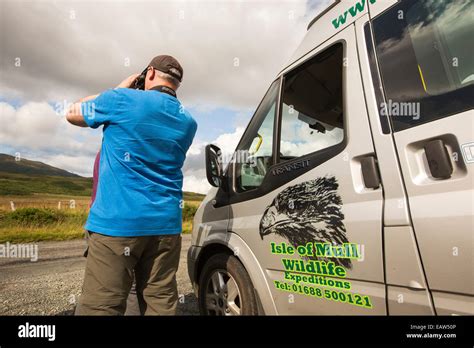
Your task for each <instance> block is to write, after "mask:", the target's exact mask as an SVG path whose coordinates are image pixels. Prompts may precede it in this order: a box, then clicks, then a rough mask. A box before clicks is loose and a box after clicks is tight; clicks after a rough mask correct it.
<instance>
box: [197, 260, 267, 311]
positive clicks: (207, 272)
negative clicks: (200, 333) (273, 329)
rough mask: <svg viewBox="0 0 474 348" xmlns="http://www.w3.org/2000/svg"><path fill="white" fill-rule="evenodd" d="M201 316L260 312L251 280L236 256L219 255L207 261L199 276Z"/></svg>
mask: <svg viewBox="0 0 474 348" xmlns="http://www.w3.org/2000/svg"><path fill="white" fill-rule="evenodd" d="M199 311H200V312H201V314H202V315H257V314H258V307H257V298H256V295H255V292H254V288H253V284H252V281H251V280H250V277H249V275H248V273H247V271H246V270H245V268H244V266H243V265H242V264H241V263H240V261H239V260H238V259H237V258H236V257H235V256H233V255H227V254H217V255H214V256H212V257H211V258H210V259H209V260H207V262H206V264H205V265H204V268H203V270H202V273H201V277H200V279H199Z"/></svg>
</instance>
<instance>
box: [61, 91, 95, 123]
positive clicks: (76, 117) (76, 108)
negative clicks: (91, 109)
mask: <svg viewBox="0 0 474 348" xmlns="http://www.w3.org/2000/svg"><path fill="white" fill-rule="evenodd" d="M97 96H98V94H95V95H90V96H88V97H85V98H82V99H79V101H77V102H75V103H74V104H72V105H71V106H70V107H69V109H68V110H67V112H66V119H67V120H68V122H69V123H71V124H73V125H75V126H79V127H87V123H86V121H84V116H83V115H82V112H81V103H82V102H85V101H88V100H92V99H95V98H96V97H97Z"/></svg>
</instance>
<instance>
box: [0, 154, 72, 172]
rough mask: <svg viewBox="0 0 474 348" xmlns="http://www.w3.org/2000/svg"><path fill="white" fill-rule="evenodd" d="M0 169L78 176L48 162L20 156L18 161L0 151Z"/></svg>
mask: <svg viewBox="0 0 474 348" xmlns="http://www.w3.org/2000/svg"><path fill="white" fill-rule="evenodd" d="M0 171H1V172H2V173H15V174H26V175H44V176H61V177H68V178H69V177H72V178H75V177H79V175H77V174H73V173H70V172H68V171H67V170H64V169H60V168H56V167H53V166H50V165H48V164H45V163H42V162H38V161H30V160H28V159H26V158H21V159H20V160H19V161H16V160H15V157H13V156H10V155H7V154H4V153H0Z"/></svg>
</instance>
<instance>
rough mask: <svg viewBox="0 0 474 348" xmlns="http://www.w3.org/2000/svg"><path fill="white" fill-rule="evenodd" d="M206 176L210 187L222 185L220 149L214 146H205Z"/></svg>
mask: <svg viewBox="0 0 474 348" xmlns="http://www.w3.org/2000/svg"><path fill="white" fill-rule="evenodd" d="M206 176H207V181H209V184H211V185H212V186H214V187H220V186H221V185H222V158H221V149H220V148H219V147H217V146H216V145H212V144H209V145H207V146H206Z"/></svg>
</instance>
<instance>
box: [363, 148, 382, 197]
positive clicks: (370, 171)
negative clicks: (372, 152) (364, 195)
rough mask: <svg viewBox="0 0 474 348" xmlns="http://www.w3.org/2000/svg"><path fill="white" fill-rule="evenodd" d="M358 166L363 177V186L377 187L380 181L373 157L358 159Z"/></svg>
mask: <svg viewBox="0 0 474 348" xmlns="http://www.w3.org/2000/svg"><path fill="white" fill-rule="evenodd" d="M360 166H361V169H362V178H363V179H364V185H365V187H367V188H371V189H374V190H375V189H377V188H379V186H380V184H381V181H380V174H379V170H378V168H377V161H376V159H375V157H373V156H367V157H364V158H362V159H361V160H360Z"/></svg>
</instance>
